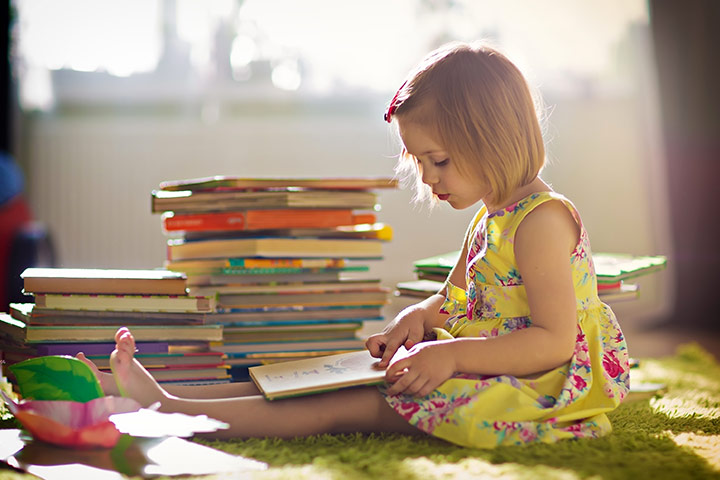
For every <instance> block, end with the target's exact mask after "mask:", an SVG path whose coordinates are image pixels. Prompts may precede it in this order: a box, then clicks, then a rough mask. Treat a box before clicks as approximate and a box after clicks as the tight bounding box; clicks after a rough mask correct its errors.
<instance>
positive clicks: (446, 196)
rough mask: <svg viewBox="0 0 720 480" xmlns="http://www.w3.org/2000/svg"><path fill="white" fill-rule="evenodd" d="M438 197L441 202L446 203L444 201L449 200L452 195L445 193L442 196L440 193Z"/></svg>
mask: <svg viewBox="0 0 720 480" xmlns="http://www.w3.org/2000/svg"><path fill="white" fill-rule="evenodd" d="M437 197H438V198H439V199H440V200H443V201H444V200H447V199H448V198H450V194H449V193H443V194H442V195H441V194H439V193H438V194H437Z"/></svg>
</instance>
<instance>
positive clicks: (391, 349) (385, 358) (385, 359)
mask: <svg viewBox="0 0 720 480" xmlns="http://www.w3.org/2000/svg"><path fill="white" fill-rule="evenodd" d="M399 347H400V342H398V341H397V340H389V341H388V342H387V343H386V344H385V351H384V352H383V354H382V358H381V359H380V363H379V364H378V366H379V367H386V366H388V365H389V364H390V360H392V357H393V355H395V352H397V349H398V348H399Z"/></svg>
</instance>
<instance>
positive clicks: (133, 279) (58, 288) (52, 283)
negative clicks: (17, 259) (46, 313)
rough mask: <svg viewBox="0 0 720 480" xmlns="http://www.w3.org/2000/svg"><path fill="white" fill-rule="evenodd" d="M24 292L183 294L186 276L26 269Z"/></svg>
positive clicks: (120, 271) (114, 270)
mask: <svg viewBox="0 0 720 480" xmlns="http://www.w3.org/2000/svg"><path fill="white" fill-rule="evenodd" d="M20 276H21V277H22V279H23V286H24V289H25V292H32V293H87V294H90V293H93V294H111V295H114V294H137V295H184V294H185V280H186V278H187V277H186V276H185V274H183V273H180V272H171V271H169V270H116V269H99V268H26V269H25V271H24V272H23V273H22V274H21V275H20Z"/></svg>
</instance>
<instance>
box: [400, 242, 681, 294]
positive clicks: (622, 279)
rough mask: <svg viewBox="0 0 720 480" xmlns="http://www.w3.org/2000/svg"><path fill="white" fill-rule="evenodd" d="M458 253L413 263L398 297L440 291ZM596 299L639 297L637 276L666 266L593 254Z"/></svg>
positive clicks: (656, 259) (655, 259)
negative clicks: (412, 273)
mask: <svg viewBox="0 0 720 480" xmlns="http://www.w3.org/2000/svg"><path fill="white" fill-rule="evenodd" d="M459 255H460V251H453V252H448V253H443V254H441V255H435V256H433V257H428V258H423V259H420V260H417V261H415V262H413V267H414V270H415V275H416V277H417V278H416V280H409V281H405V282H399V283H398V284H397V285H396V286H395V288H396V292H397V294H398V295H405V296H409V297H422V298H426V297H428V296H429V295H432V294H434V293H437V292H438V291H439V290H440V289H441V288H443V283H444V282H445V279H446V278H447V276H448V275H449V274H450V271H451V270H452V268H453V267H454V266H455V263H456V262H457V259H458V256H459ZM593 262H594V264H595V275H596V276H597V287H598V296H599V297H600V300H602V301H603V302H618V301H622V300H632V299H635V298H637V297H638V294H639V288H638V284H637V283H632V282H629V280H633V279H635V278H637V277H640V276H643V275H648V274H650V273H653V272H656V271H658V270H662V269H663V268H665V266H666V264H667V258H666V257H665V256H663V255H655V256H639V255H630V254H621V253H594V254H593Z"/></svg>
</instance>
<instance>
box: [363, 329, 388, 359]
mask: <svg viewBox="0 0 720 480" xmlns="http://www.w3.org/2000/svg"><path fill="white" fill-rule="evenodd" d="M386 341H387V339H386V337H385V335H380V334H378V335H373V336H372V337H370V338H368V339H367V341H366V342H365V348H367V349H368V351H369V352H370V355H372V356H373V357H375V358H378V357H380V356H381V355H382V352H383V350H384V347H385V342H386Z"/></svg>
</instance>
